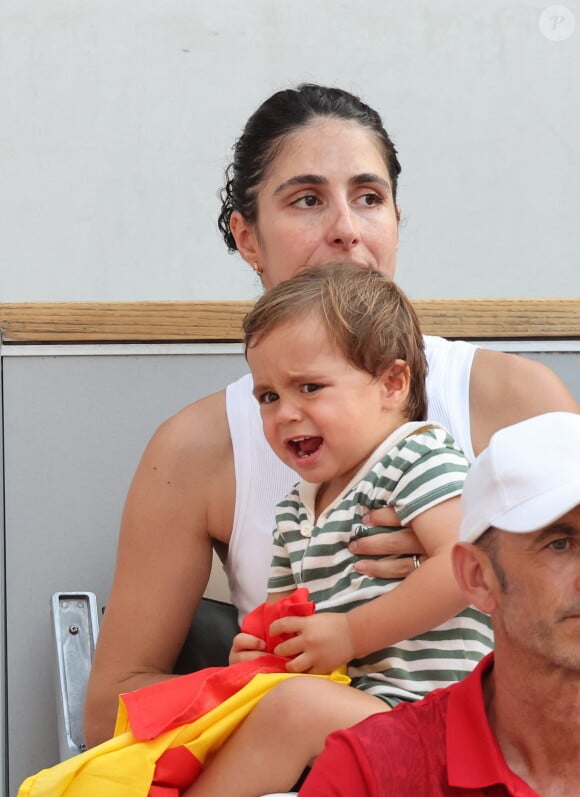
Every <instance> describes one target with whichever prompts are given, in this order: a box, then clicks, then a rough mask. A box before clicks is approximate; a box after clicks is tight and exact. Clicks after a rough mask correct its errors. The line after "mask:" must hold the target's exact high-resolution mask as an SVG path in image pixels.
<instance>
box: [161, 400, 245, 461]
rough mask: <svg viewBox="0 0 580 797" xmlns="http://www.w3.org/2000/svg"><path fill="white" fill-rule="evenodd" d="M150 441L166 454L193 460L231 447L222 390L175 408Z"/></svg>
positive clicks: (222, 452)
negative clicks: (177, 408) (177, 409)
mask: <svg viewBox="0 0 580 797" xmlns="http://www.w3.org/2000/svg"><path fill="white" fill-rule="evenodd" d="M149 445H150V446H153V447H154V448H155V449H156V450H159V451H160V452H162V453H164V454H165V455H167V456H170V457H176V458H179V459H182V458H184V459H191V460H192V461H196V460H197V459H199V458H200V457H203V458H204V459H206V460H207V456H208V455H210V456H211V455H212V454H213V453H215V454H216V455H223V454H224V452H227V451H228V450H231V438H230V432H229V427H228V420H227V415H226V393H225V390H220V391H218V392H217V393H212V394H211V395H209V396H205V397H204V398H202V399H199V400H198V401H195V402H193V403H192V404H188V405H187V406H186V407H184V408H183V409H181V410H179V411H178V412H176V413H175V414H174V415H172V416H171V417H170V418H168V419H167V420H166V421H164V422H163V423H162V424H161V425H160V426H159V428H158V429H157V431H156V432H155V434H154V435H153V437H152V438H151V441H150V444H149Z"/></svg>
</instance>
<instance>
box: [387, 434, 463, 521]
mask: <svg viewBox="0 0 580 797" xmlns="http://www.w3.org/2000/svg"><path fill="white" fill-rule="evenodd" d="M392 466H393V467H395V468H397V469H398V470H399V478H398V480H397V482H396V484H395V485H394V487H393V491H392V495H391V498H390V500H389V504H392V505H393V507H394V509H395V510H396V512H397V515H398V516H399V518H400V519H401V521H403V522H404V523H408V522H410V521H411V520H413V519H414V518H415V517H417V516H418V515H420V514H421V513H422V512H425V511H426V510H427V509H430V508H431V507H433V506H436V505H437V504H440V503H442V502H443V501H448V500H449V499H450V498H454V497H456V496H458V495H461V493H462V491H463V483H464V481H465V477H466V475H467V470H468V468H469V463H468V461H467V459H466V457H465V455H464V454H463V452H462V451H461V450H460V449H459V447H458V446H457V444H456V443H455V442H454V441H453V439H452V438H451V437H450V436H449V435H448V434H447V432H446V431H445V430H444V429H439V428H433V429H429V430H428V431H426V432H423V433H421V434H419V435H417V436H415V437H413V438H410V439H407V440H406V441H405V445H404V446H400V447H399V451H398V453H397V454H396V455H395V456H394V457H393V460H392Z"/></svg>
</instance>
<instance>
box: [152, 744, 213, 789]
mask: <svg viewBox="0 0 580 797" xmlns="http://www.w3.org/2000/svg"><path fill="white" fill-rule="evenodd" d="M201 770H202V765H201V764H200V762H199V761H198V760H197V758H196V757H195V756H194V755H192V753H190V752H189V750H187V748H185V747H173V748H171V749H170V750H166V751H165V753H163V755H162V756H160V757H159V758H158V759H157V763H156V765H155V775H154V776H153V783H152V784H151V788H150V789H149V797H179V795H180V794H181V793H182V792H183V791H185V789H187V788H188V786H190V785H191V784H192V783H193V781H194V780H195V779H196V778H197V777H198V775H199V773H200V772H201Z"/></svg>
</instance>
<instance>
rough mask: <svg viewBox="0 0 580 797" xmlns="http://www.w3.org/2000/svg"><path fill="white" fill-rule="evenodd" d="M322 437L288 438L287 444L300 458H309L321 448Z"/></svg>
mask: <svg viewBox="0 0 580 797" xmlns="http://www.w3.org/2000/svg"><path fill="white" fill-rule="evenodd" d="M321 445H322V437H294V438H292V440H288V442H287V446H288V447H289V448H290V449H291V450H292V451H293V452H294V454H296V456H297V457H298V459H307V458H308V457H311V456H312V455H313V454H316V452H317V451H318V450H319V449H320V446H321Z"/></svg>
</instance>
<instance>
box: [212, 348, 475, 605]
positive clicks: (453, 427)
mask: <svg viewBox="0 0 580 797" xmlns="http://www.w3.org/2000/svg"><path fill="white" fill-rule="evenodd" d="M475 350H476V349H475V346H472V345H471V344H469V343H465V342H464V341H454V342H451V341H447V340H445V339H444V338H437V337H432V336H425V352H426V355H427V361H428V363H429V371H428V375H427V397H428V403H429V407H428V414H427V417H428V419H429V420H430V421H434V422H436V423H439V424H441V426H444V427H445V428H446V429H448V430H449V431H450V432H451V434H452V435H453V437H454V438H455V440H456V442H457V443H458V445H459V446H460V447H461V448H462V449H463V451H464V453H465V455H466V457H467V458H468V459H469V460H470V461H472V460H473V459H474V454H473V447H472V444H471V430H470V423H469V375H470V371H471V364H472V362H473V355H474V353H475ZM226 412H227V417H228V424H229V428H230V435H231V438H232V447H233V452H234V467H235V473H236V504H235V511H234V525H233V529H232V535H231V539H230V544H229V548H228V557H227V560H226V564H225V570H226V573H227V577H228V582H229V586H230V593H231V601H232V603H233V604H234V605H235V606H237V607H238V612H239V615H240V619H241V618H242V617H243V616H244V615H245V614H247V613H248V612H249V611H251V610H252V609H253V608H255V607H256V606H257V605H258V604H260V603H262V602H263V601H264V600H265V598H266V584H267V581H268V572H269V569H270V559H271V554H272V531H273V530H274V507H275V506H276V504H277V503H278V502H279V501H281V500H282V499H283V498H284V497H285V496H286V495H287V493H288V492H289V491H290V489H291V488H292V487H293V485H294V484H296V482H297V481H299V477H298V475H297V474H296V473H295V472H294V471H292V470H290V468H288V467H287V466H286V465H285V464H284V463H283V462H282V461H281V460H279V459H278V457H277V456H276V455H275V454H274V452H273V451H272V449H271V448H270V446H269V445H268V443H267V442H266V438H265V437H264V433H263V431H262V421H261V418H260V410H259V405H258V402H257V401H256V399H255V398H254V396H253V395H252V377H251V375H250V374H247V375H246V376H242V377H241V379H238V380H237V381H236V382H233V383H232V384H231V385H228V387H227V388H226Z"/></svg>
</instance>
